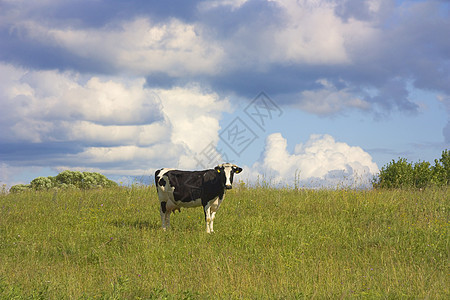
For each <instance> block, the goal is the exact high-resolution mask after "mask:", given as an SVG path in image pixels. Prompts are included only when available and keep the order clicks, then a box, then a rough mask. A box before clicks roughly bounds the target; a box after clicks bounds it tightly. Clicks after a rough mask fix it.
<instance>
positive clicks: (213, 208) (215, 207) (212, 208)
mask: <svg viewBox="0 0 450 300" xmlns="http://www.w3.org/2000/svg"><path fill="white" fill-rule="evenodd" d="M222 200H223V198H222V199H220V198H217V199H216V200H214V202H212V203H211V205H210V211H211V221H210V223H209V228H210V230H211V232H214V219H215V218H216V212H217V211H218V210H219V206H220V203H222Z"/></svg>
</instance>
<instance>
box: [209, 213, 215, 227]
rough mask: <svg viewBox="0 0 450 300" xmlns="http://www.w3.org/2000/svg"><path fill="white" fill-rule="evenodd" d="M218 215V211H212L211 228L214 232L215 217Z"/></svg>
mask: <svg viewBox="0 0 450 300" xmlns="http://www.w3.org/2000/svg"><path fill="white" fill-rule="evenodd" d="M215 217H216V212H215V211H213V212H211V221H210V222H209V228H210V230H211V232H214V218H215Z"/></svg>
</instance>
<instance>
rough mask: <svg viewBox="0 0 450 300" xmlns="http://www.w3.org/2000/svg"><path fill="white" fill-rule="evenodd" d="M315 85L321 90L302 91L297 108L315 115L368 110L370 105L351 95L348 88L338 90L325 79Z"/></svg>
mask: <svg viewBox="0 0 450 300" xmlns="http://www.w3.org/2000/svg"><path fill="white" fill-rule="evenodd" d="M317 83H319V84H321V85H322V87H323V88H322V89H319V90H311V91H302V92H301V93H300V99H299V100H300V101H299V102H298V104H297V105H296V106H297V107H299V108H300V109H302V110H304V111H307V112H310V113H313V114H317V115H330V114H335V113H337V112H339V111H342V110H343V109H344V108H350V107H352V108H358V109H363V110H367V109H369V108H370V103H368V102H367V101H365V100H363V99H361V98H358V97H357V96H355V95H353V94H352V92H351V90H350V89H349V88H343V89H338V88H336V87H335V86H334V85H333V84H332V83H330V82H328V81H327V80H326V79H320V80H318V81H317Z"/></svg>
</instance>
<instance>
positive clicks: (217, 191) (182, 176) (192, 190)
mask: <svg viewBox="0 0 450 300" xmlns="http://www.w3.org/2000/svg"><path fill="white" fill-rule="evenodd" d="M240 172H242V168H240V167H238V166H236V165H233V164H230V163H223V164H220V165H218V166H216V167H215V168H214V169H209V170H203V171H180V170H175V169H167V168H164V169H160V170H157V171H156V172H155V185H156V189H157V192H158V198H159V202H160V208H159V210H160V215H161V223H162V228H163V230H166V228H169V226H170V214H171V213H172V212H174V211H175V210H178V211H180V208H182V207H199V206H203V211H204V213H205V221H206V232H207V233H211V232H214V228H213V224H214V218H215V216H216V212H217V210H218V209H219V206H220V204H221V203H222V201H223V199H224V197H225V190H229V189H231V188H232V186H231V185H232V183H233V175H234V174H238V173H240Z"/></svg>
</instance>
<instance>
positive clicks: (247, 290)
mask: <svg viewBox="0 0 450 300" xmlns="http://www.w3.org/2000/svg"><path fill="white" fill-rule="evenodd" d="M448 194H449V190H448V189H427V190H425V191H404V190H403V191H397V190H392V191H387V190H372V191H353V190H333V191H331V190H316V191H313V190H289V189H270V188H257V189H256V188H251V189H247V188H245V187H240V188H237V189H234V190H231V191H229V192H228V193H227V196H226V199H225V201H224V203H223V205H222V207H221V208H220V210H219V212H218V214H217V217H216V222H215V226H214V229H215V230H216V233H215V234H212V235H208V234H206V233H205V229H204V226H205V225H204V220H203V218H204V217H203V212H202V210H201V209H199V208H197V209H186V210H182V212H181V213H177V214H176V215H172V218H171V225H172V228H171V230H169V231H167V232H163V231H162V230H161V228H160V226H161V225H160V217H159V211H158V205H159V204H158V199H157V196H156V192H155V190H154V188H152V187H150V188H147V187H140V188H112V189H102V190H94V191H73V190H72V191H59V192H57V193H56V192H53V191H49V192H25V193H20V194H8V195H1V196H0V298H1V299H12V298H16V299H24V298H26V299H30V298H31V299H34V298H36V299H93V298H99V299H140V298H141V299H233V298H234V299H261V298H270V299H280V298H285V299H294V298H299V299H303V298H307V299H310V298H317V299H321V298H361V297H363V298H393V299H396V298H403V297H404V298H420V299H424V298H430V299H448V298H450V291H449V286H450V282H449V265H448V258H449V257H448V254H449V250H450V249H449V209H450V201H449V195H448Z"/></svg>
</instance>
